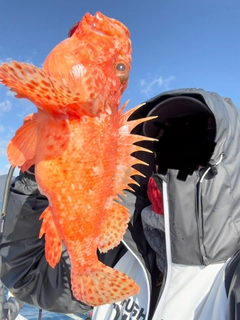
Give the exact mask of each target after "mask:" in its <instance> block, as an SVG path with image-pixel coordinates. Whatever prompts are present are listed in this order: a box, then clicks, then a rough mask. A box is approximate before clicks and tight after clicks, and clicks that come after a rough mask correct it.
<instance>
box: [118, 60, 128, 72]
mask: <svg viewBox="0 0 240 320" xmlns="http://www.w3.org/2000/svg"><path fill="white" fill-rule="evenodd" d="M126 69H127V68H126V65H125V64H124V63H123V62H120V63H118V64H117V65H116V70H117V71H119V72H124V71H125V70H126Z"/></svg>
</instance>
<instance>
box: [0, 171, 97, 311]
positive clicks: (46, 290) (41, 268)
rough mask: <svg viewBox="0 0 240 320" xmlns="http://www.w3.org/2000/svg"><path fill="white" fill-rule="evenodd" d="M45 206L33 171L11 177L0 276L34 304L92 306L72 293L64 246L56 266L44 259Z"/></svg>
mask: <svg viewBox="0 0 240 320" xmlns="http://www.w3.org/2000/svg"><path fill="white" fill-rule="evenodd" d="M47 206H48V200H47V199H46V198H45V197H44V196H42V195H41V194H40V192H39V190H38V188H37V184H36V181H35V176H34V174H33V173H31V172H25V173H20V175H19V176H18V177H17V178H16V179H15V180H13V182H12V183H11V187H10V192H9V197H8V205H7V210H6V215H5V219H4V224H3V229H2V230H1V231H2V233H1V244H0V258H1V280H2V282H3V284H4V285H5V286H6V287H7V288H8V289H9V291H10V292H11V293H12V294H13V295H14V296H15V297H16V298H18V299H19V300H21V301H23V302H25V303H28V304H30V305H34V306H35V307H38V308H42V309H45V310H49V311H53V312H60V313H83V312H86V311H88V310H89V309H90V308H91V307H90V306H87V305H85V304H84V303H81V302H80V301H77V300H75V299H74V297H73V295H72V291H71V288H70V262H69V257H68V253H67V251H66V249H65V248H64V247H63V252H62V257H61V260H60V262H59V263H58V264H57V265H56V267H55V268H51V267H50V266H49V264H48V263H47V261H46V259H45V247H44V237H43V238H42V239H39V230H40V226H41V221H40V220H39V217H40V215H41V213H42V212H43V210H44V209H45V208H46V207H47Z"/></svg>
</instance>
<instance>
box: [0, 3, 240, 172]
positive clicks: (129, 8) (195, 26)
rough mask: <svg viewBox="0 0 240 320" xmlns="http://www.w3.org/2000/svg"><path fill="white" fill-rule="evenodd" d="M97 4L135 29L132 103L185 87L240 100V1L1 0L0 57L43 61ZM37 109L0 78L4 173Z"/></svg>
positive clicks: (127, 94)
mask: <svg viewBox="0 0 240 320" xmlns="http://www.w3.org/2000/svg"><path fill="white" fill-rule="evenodd" d="M96 11H101V12H102V13H103V14H105V15H107V16H109V17H112V18H115V19H117V20H120V21H121V22H123V23H124V24H125V25H126V26H127V27H128V28H129V30H130V33H131V40H132V47H133V55H132V56H133V62H132V69H131V75H130V81H129V86H128V89H127V90H126V91H125V93H124V95H123V97H122V102H124V101H126V100H127V99H130V103H129V108H132V107H134V106H136V105H137V104H140V103H141V102H143V101H145V100H147V99H149V98H151V97H153V96H155V95H157V94H159V93H161V92H164V91H166V90H170V89H177V88H185V87H195V88H196V87H197V88H203V89H205V90H209V91H215V92H217V93H219V94H220V95H222V96H227V97H230V98H232V100H233V101H234V102H235V103H236V104H237V105H238V106H239V107H240V80H239V77H240V40H239V33H240V1H239V0H121V1H114V0H41V1H34V0H1V1H0V63H2V62H5V61H10V60H17V61H24V62H29V63H32V64H34V65H36V66H38V67H41V65H42V63H43V61H44V60H45V58H46V56H47V54H48V53H49V52H50V51H51V50H52V49H53V48H54V46H55V45H56V44H58V43H59V42H60V41H62V40H63V39H64V38H66V37H67V33H68V30H69V28H70V27H71V26H72V25H73V24H74V23H75V22H77V21H79V20H81V18H82V17H83V15H84V14H85V13H86V12H90V13H91V14H95V13H96ZM34 111H36V108H35V107H34V106H33V105H32V104H31V103H30V102H28V101H27V100H23V99H22V100H21V99H16V98H14V96H13V94H12V93H10V91H8V90H7V89H6V88H5V87H4V86H3V85H0V174H3V173H6V172H7V170H8V166H9V164H8V160H7V157H6V146H7V143H8V142H9V140H10V139H11V138H12V136H13V135H14V132H15V131H16V129H17V128H18V127H19V126H21V124H22V120H23V118H24V116H25V115H27V114H29V113H31V112H34Z"/></svg>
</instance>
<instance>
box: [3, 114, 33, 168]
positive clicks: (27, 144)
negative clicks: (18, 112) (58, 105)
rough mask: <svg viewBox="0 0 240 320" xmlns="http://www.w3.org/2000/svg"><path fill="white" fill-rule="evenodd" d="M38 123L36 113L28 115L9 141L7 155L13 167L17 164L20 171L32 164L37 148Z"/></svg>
mask: <svg viewBox="0 0 240 320" xmlns="http://www.w3.org/2000/svg"><path fill="white" fill-rule="evenodd" d="M37 139H38V124H37V115H36V114H33V115H29V116H28V117H27V120H25V121H24V124H23V125H22V126H21V127H20V128H19V129H18V130H17V131H16V133H15V136H14V137H13V138H12V140H11V141H10V142H9V144H8V147H7V155H8V159H9V162H10V163H11V165H12V166H13V167H16V166H18V167H19V168H21V170H22V171H25V170H27V169H28V168H30V167H31V165H33V164H34V158H35V155H36V150H37Z"/></svg>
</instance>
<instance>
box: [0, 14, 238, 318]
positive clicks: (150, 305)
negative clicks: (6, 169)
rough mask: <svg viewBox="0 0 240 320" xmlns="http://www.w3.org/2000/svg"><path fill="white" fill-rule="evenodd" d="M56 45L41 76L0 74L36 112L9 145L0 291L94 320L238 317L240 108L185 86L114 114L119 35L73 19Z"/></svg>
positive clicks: (24, 70) (19, 70)
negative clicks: (90, 314) (10, 174)
mask: <svg viewBox="0 0 240 320" xmlns="http://www.w3.org/2000/svg"><path fill="white" fill-rule="evenodd" d="M69 36H70V37H69V38H68V39H66V40H64V41H63V42H61V43H60V44H59V45H58V46H57V47H56V48H54V49H53V51H52V52H51V53H50V54H49V56H48V57H47V58H46V60H45V62H44V65H43V68H42V69H39V68H36V67H34V66H32V65H29V64H26V63H19V62H16V61H14V62H10V63H9V64H7V63H5V64H3V65H1V66H0V81H1V82H2V83H3V84H4V85H6V86H8V87H9V88H10V89H11V90H12V91H14V92H16V93H17V97H19V98H22V97H23V98H27V99H29V100H30V101H32V102H33V103H34V104H35V105H36V107H37V109H38V112H37V113H35V114H33V115H29V116H27V117H26V118H25V120H24V124H23V126H22V127H21V128H19V129H18V130H17V132H16V134H15V136H14V137H13V139H12V140H11V141H10V143H9V145H8V150H7V152H8V157H9V161H10V163H11V165H12V167H19V168H20V169H21V171H20V174H19V176H18V177H17V178H15V179H14V180H13V182H12V183H11V186H10V188H7V189H6V196H5V197H4V200H5V205H6V207H7V209H6V212H3V216H4V219H2V230H1V244H0V256H1V262H2V268H1V280H2V282H3V283H4V284H5V285H6V287H7V288H8V289H9V290H10V292H11V293H12V294H14V295H15V297H16V298H18V299H20V300H21V301H24V302H26V303H28V304H31V305H34V306H36V307H39V308H43V309H45V310H49V311H53V312H60V313H83V312H86V311H87V310H90V309H91V308H92V307H94V310H93V319H95V320H103V319H105V320H117V319H122V320H127V319H132V320H133V319H146V320H159V319H164V320H172V319H177V320H191V319H195V320H206V319H213V320H219V319H220V320H221V319H228V320H232V319H238V318H239V317H240V310H239V293H238V292H239V290H240V288H239V284H238V283H239V274H238V269H239V259H240V255H239V253H238V252H239V249H240V233H239V221H240V208H239V206H238V202H239V200H240V177H239V175H240V168H239V158H240V151H239V147H238V141H239V138H240V111H239V109H238V108H237V107H236V106H235V105H234V103H233V102H232V101H231V100H230V99H226V98H222V97H221V96H219V95H218V94H216V93H213V92H207V91H204V90H202V89H194V88H188V89H178V90H173V91H168V92H164V93H161V94H160V95H158V96H156V97H154V98H152V99H150V100H148V101H147V102H146V103H145V104H144V105H142V106H140V107H137V108H134V109H132V110H130V111H127V112H124V110H123V108H119V104H120V102H119V101H120V97H121V95H122V93H123V91H124V90H125V88H126V87H127V83H128V77H129V70H130V61H131V42H130V39H129V31H128V29H127V28H126V27H125V26H124V25H123V24H122V23H120V22H118V21H116V20H114V19H111V18H108V17H106V16H104V15H102V14H101V13H97V14H96V15H95V16H91V15H90V14H86V15H85V16H84V18H83V19H82V21H81V22H80V23H78V24H76V25H75V26H74V27H73V28H72V29H71V31H70V34H69ZM11 172H12V171H11Z"/></svg>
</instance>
